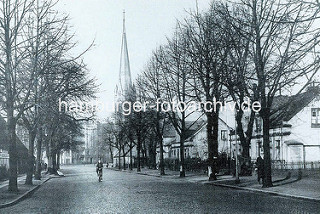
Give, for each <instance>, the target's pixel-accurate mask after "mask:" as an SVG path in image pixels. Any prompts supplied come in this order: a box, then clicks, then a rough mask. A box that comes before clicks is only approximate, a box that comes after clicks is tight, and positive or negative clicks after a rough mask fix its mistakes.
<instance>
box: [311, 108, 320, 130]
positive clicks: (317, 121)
mask: <svg viewBox="0 0 320 214" xmlns="http://www.w3.org/2000/svg"><path fill="white" fill-rule="evenodd" d="M311 128H320V108H312V109H311Z"/></svg>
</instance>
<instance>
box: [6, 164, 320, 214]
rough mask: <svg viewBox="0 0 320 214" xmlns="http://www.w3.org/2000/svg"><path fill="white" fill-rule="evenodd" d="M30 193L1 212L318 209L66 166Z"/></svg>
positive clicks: (193, 184) (318, 205)
mask: <svg viewBox="0 0 320 214" xmlns="http://www.w3.org/2000/svg"><path fill="white" fill-rule="evenodd" d="M62 171H63V172H64V174H65V177H60V178H53V179H51V180H49V181H48V182H47V183H45V184H44V185H42V186H41V187H40V188H39V189H38V190H37V191H36V192H35V193H34V194H33V195H32V196H31V197H30V198H27V199H25V200H23V201H21V202H19V203H18V204H16V205H14V206H12V207H8V208H3V209H0V213H319V210H320V203H317V202H312V201H303V200H297V199H292V198H285V197H279V196H272V195H268V194H262V193H255V192H249V191H243V190H235V189H229V188H223V187H218V186H213V185H207V184H203V183H198V182H188V181H186V180H183V179H167V178H162V177H154V176H145V175H139V174H136V173H123V172H118V171H113V170H104V175H103V181H102V182H101V183H99V182H98V178H97V176H96V173H95V168H94V166H92V165H90V166H89V165H88V166H69V167H65V168H64V169H62Z"/></svg>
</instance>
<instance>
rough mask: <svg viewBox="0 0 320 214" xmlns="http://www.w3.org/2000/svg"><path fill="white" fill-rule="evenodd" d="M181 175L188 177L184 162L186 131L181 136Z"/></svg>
mask: <svg viewBox="0 0 320 214" xmlns="http://www.w3.org/2000/svg"><path fill="white" fill-rule="evenodd" d="M180 177H181V178H183V177H186V171H185V164H184V132H183V133H182V134H181V136H180Z"/></svg>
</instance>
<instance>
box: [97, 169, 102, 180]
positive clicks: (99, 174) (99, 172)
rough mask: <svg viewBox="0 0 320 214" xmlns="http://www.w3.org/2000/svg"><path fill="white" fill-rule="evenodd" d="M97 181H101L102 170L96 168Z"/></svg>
mask: <svg viewBox="0 0 320 214" xmlns="http://www.w3.org/2000/svg"><path fill="white" fill-rule="evenodd" d="M98 177H99V182H101V181H102V170H98Z"/></svg>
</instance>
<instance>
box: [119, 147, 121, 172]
mask: <svg viewBox="0 0 320 214" xmlns="http://www.w3.org/2000/svg"><path fill="white" fill-rule="evenodd" d="M118 161H119V164H118V168H119V170H120V169H121V163H120V161H121V146H120V147H119V153H118Z"/></svg>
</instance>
